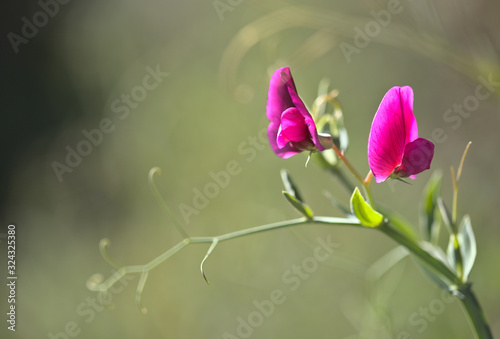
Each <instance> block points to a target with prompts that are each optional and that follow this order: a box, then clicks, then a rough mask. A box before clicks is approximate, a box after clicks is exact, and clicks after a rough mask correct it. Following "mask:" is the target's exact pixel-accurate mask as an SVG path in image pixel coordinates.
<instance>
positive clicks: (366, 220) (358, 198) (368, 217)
mask: <svg viewBox="0 0 500 339" xmlns="http://www.w3.org/2000/svg"><path fill="white" fill-rule="evenodd" d="M351 210H352V213H353V214H354V215H355V216H356V217H357V218H358V219H359V221H360V222H361V224H362V225H364V226H368V227H376V226H378V225H380V224H381V223H382V221H384V216H383V215H382V214H380V213H379V212H377V211H375V210H374V209H373V208H372V207H371V206H370V205H369V204H368V203H367V202H366V201H365V199H363V196H362V195H361V193H360V192H359V189H358V188H357V187H356V188H355V189H354V192H353V193H352V196H351Z"/></svg>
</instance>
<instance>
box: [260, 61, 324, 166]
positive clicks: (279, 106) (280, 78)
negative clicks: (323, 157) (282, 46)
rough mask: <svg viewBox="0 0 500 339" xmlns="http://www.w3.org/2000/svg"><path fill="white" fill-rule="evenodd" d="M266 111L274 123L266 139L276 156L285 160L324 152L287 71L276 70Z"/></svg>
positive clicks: (314, 126)
mask: <svg viewBox="0 0 500 339" xmlns="http://www.w3.org/2000/svg"><path fill="white" fill-rule="evenodd" d="M266 111H267V112H266V113H267V118H268V119H269V121H270V122H271V123H270V124H269V127H268V129H267V135H268V137H269V142H270V144H271V148H272V149H273V151H274V153H276V155H278V156H280V157H282V158H285V159H286V158H289V157H291V156H292V155H295V154H297V153H300V152H303V151H316V150H319V151H323V150H324V149H325V147H323V145H322V144H321V142H320V136H319V135H318V132H317V130H316V124H315V123H314V120H313V118H312V116H311V114H309V112H308V111H307V108H306V106H305V105H304V103H303V102H302V100H301V99H300V97H299V95H298V94H297V89H296V88H295V83H294V82H293V78H292V75H291V73H290V69H289V68H288V67H283V68H280V69H278V70H276V71H275V72H274V74H273V76H272V77H271V81H270V84H269V93H268V97H267V108H266ZM330 140H331V139H330Z"/></svg>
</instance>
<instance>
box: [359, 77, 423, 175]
mask: <svg viewBox="0 0 500 339" xmlns="http://www.w3.org/2000/svg"><path fill="white" fill-rule="evenodd" d="M417 137H418V128H417V122H416V120H415V116H414V115H413V90H412V89H411V87H409V86H405V87H393V88H391V89H390V90H389V91H388V92H387V93H386V94H385V96H384V98H383V99H382V102H381V103H380V106H379V108H378V110H377V113H376V114H375V117H374V118H373V122H372V127H371V130H370V136H369V137H368V163H369V165H370V169H371V170H372V172H373V175H374V177H375V180H376V182H382V181H384V180H386V179H387V178H388V177H389V176H390V175H391V173H392V171H393V170H394V169H395V168H396V167H397V166H399V165H400V164H401V161H402V159H403V154H404V150H405V145H406V144H407V143H409V142H411V141H413V140H415V139H416V138H417Z"/></svg>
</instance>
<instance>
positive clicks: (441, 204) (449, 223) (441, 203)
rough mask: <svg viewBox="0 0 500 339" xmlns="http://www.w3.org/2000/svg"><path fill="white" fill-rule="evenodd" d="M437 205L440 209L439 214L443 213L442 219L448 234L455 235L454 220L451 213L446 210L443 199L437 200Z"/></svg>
mask: <svg viewBox="0 0 500 339" xmlns="http://www.w3.org/2000/svg"><path fill="white" fill-rule="evenodd" d="M437 204H438V207H439V212H440V213H441V219H443V222H444V224H445V225H446V228H447V229H448V232H449V233H450V234H453V233H454V232H453V228H454V227H453V224H452V218H451V214H450V211H449V210H448V208H446V205H445V204H444V201H443V199H442V198H441V197H439V198H438V199H437Z"/></svg>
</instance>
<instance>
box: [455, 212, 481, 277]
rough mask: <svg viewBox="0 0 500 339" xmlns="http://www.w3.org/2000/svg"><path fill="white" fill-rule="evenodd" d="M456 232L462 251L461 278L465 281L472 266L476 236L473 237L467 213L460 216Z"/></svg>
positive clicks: (474, 256)
mask: <svg viewBox="0 0 500 339" xmlns="http://www.w3.org/2000/svg"><path fill="white" fill-rule="evenodd" d="M458 232H459V233H458V236H457V238H458V243H459V244H460V252H461V253H462V261H463V280H464V281H467V278H468V277H469V273H470V271H471V270H472V267H473V266H474V261H475V260H476V254H477V248H476V238H475V237H474V232H473V230H472V223H471V221H470V217H469V216H468V215H465V216H464V217H463V218H462V222H461V223H460V227H459V230H458Z"/></svg>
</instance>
